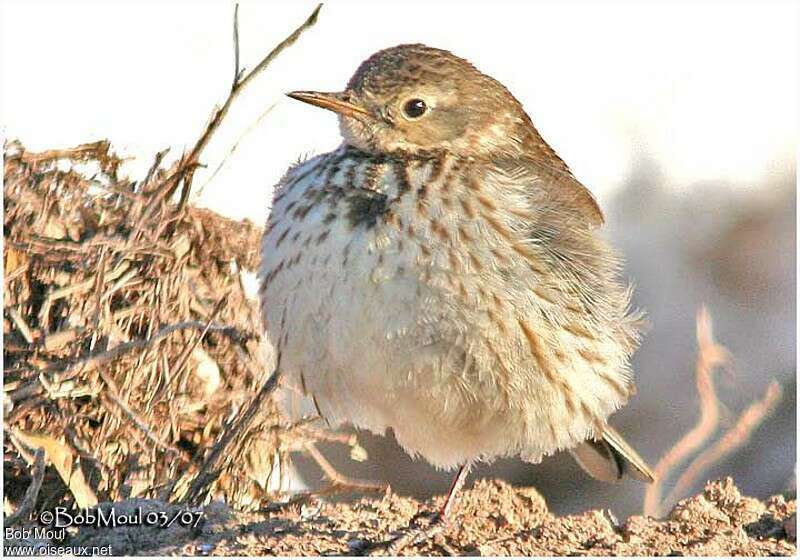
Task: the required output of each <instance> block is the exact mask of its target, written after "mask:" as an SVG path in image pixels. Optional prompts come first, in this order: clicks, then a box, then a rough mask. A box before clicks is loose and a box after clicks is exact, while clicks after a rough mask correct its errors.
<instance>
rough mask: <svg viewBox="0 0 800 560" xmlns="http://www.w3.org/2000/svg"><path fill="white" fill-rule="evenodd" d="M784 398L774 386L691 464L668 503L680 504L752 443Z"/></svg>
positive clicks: (771, 385)
mask: <svg viewBox="0 0 800 560" xmlns="http://www.w3.org/2000/svg"><path fill="white" fill-rule="evenodd" d="M781 395H782V390H781V386H780V384H778V382H777V381H773V382H772V383H770V384H769V386H768V387H767V391H766V393H765V394H764V397H763V398H762V399H761V400H759V401H756V402H754V403H753V404H751V405H750V406H749V407H747V410H745V411H744V412H743V413H742V415H741V416H739V419H738V420H737V421H736V425H734V427H733V428H731V429H730V430H728V431H727V432H726V433H725V435H723V436H722V437H721V438H720V439H719V440H718V441H717V442H716V443H715V444H714V445H712V446H711V447H709V448H708V449H706V450H705V451H704V452H703V453H701V454H700V456H699V457H697V458H696V459H695V460H694V461H692V462H691V463H690V464H689V466H688V467H687V468H686V470H685V471H684V472H683V474H682V475H681V476H680V478H679V479H678V481H677V482H676V483H675V487H674V488H673V489H672V491H671V492H670V493H669V495H668V496H667V498H666V500H664V503H665V504H673V503H675V502H677V501H678V500H679V499H680V497H681V496H683V495H685V494H686V493H687V492H688V491H689V489H690V488H691V486H692V485H693V484H694V483H695V481H697V479H698V478H700V477H701V476H702V475H703V474H704V473H705V472H706V471H708V469H710V468H711V467H713V466H714V465H716V464H717V463H719V462H720V461H722V460H723V459H724V458H725V457H727V456H729V455H730V454H731V453H733V452H734V451H736V450H737V449H740V448H741V447H742V446H744V445H745V444H746V443H747V442H748V441H750V436H752V434H753V431H754V430H755V429H756V428H758V426H760V425H761V423H762V422H763V421H764V419H765V418H767V417H768V416H769V415H770V414H771V413H772V411H773V410H775V407H776V406H777V404H778V403H779V402H780V400H781Z"/></svg>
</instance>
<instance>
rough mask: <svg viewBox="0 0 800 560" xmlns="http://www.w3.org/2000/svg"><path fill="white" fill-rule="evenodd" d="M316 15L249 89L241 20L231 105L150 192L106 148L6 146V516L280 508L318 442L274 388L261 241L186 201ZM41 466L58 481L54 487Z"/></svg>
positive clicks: (158, 171) (242, 225)
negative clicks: (211, 503) (251, 279)
mask: <svg viewBox="0 0 800 560" xmlns="http://www.w3.org/2000/svg"><path fill="white" fill-rule="evenodd" d="M318 12H319V6H318V7H317V8H316V9H315V10H314V12H313V13H312V14H311V16H310V17H309V18H307V19H306V21H305V22H304V23H303V24H302V25H301V26H299V27H298V28H297V30H295V31H294V32H293V33H292V34H291V35H289V36H288V37H287V38H286V39H285V40H284V41H283V42H281V43H280V44H279V45H278V46H276V47H275V48H274V49H273V50H272V51H271V52H270V53H269V54H267V55H266V56H265V57H264V58H263V59H262V60H261V61H260V62H259V63H258V64H257V65H256V66H255V67H254V68H253V70H252V71H250V72H248V73H246V74H244V73H243V72H241V71H240V70H239V60H238V58H239V56H238V51H239V46H238V31H237V30H236V20H234V48H235V60H236V62H235V64H236V68H235V74H234V80H233V83H232V85H231V90H230V93H229V95H228V98H227V99H226V100H225V102H224V104H223V105H222V106H221V107H220V108H219V109H216V110H215V111H214V113H213V115H212V118H211V120H210V121H209V124H208V125H207V127H206V128H205V130H204V131H203V133H202V135H201V136H200V138H199V139H198V141H197V142H196V143H195V144H194V147H193V148H192V149H191V150H189V151H188V152H187V153H186V154H184V155H183V156H182V157H180V158H179V159H178V160H177V161H176V162H175V163H174V164H172V165H171V166H169V167H165V166H164V165H163V161H164V156H165V154H166V152H161V153H159V154H157V155H156V157H155V159H154V161H153V165H152V167H151V169H150V171H149V172H148V173H147V175H146V177H144V178H143V179H142V180H141V181H131V180H129V179H126V178H122V177H120V176H119V173H118V172H119V167H120V164H121V159H120V158H119V157H118V156H117V155H115V154H114V153H113V152H112V151H111V150H110V145H109V143H108V142H107V141H100V142H94V143H90V144H83V145H80V146H76V147H74V148H70V149H66V150H48V151H45V152H40V153H34V152H30V151H27V150H26V149H25V148H24V147H23V146H22V145H21V144H20V143H18V142H11V143H8V144H6V145H5V146H4V152H5V153H4V155H5V159H4V169H3V171H4V178H5V187H4V191H3V197H4V204H5V215H4V236H5V245H4V264H5V278H4V279H5V282H4V310H3V315H4V321H3V329H4V334H5V344H4V348H3V355H4V424H5V427H6V430H5V437H4V440H3V445H4V452H5V460H4V473H5V487H4V490H5V497H6V510H7V513H9V512H10V511H13V510H16V511H17V513H18V514H20V513H23V514H25V517H27V513H28V512H29V511H41V510H42V509H46V508H52V507H54V506H57V505H65V506H71V505H73V504H75V505H78V506H80V507H89V506H93V505H95V504H96V503H98V502H99V501H119V500H125V499H129V498H134V497H144V498H156V499H160V500H164V501H171V502H176V501H181V500H189V499H194V500H196V501H202V500H207V499H208V498H209V497H214V498H220V499H223V500H225V502H226V503H228V504H229V505H231V506H233V507H237V508H257V507H262V506H263V505H264V504H265V503H267V502H269V501H270V500H271V499H272V498H274V495H273V494H272V493H271V491H270V489H271V488H273V489H274V487H276V486H279V485H276V484H274V482H275V478H276V477H277V479H278V481H279V482H280V479H281V477H282V475H283V473H284V472H285V464H286V459H287V454H288V452H289V451H291V450H293V449H297V448H302V447H303V446H305V445H306V443H307V442H308V435H307V434H305V433H304V432H302V431H301V430H302V428H301V427H299V426H284V425H282V424H281V423H280V420H279V416H278V413H277V410H276V407H275V404H274V402H273V401H272V398H271V392H272V389H273V388H274V387H275V384H276V381H277V377H276V376H275V375H273V376H272V377H269V378H268V376H269V374H270V373H271V372H272V363H271V361H272V360H271V357H270V356H267V355H265V350H264V348H263V346H262V345H261V340H260V336H261V328H260V320H259V317H258V311H257V305H255V303H254V302H253V301H251V300H249V299H248V297H247V295H246V293H245V290H244V284H243V282H242V277H241V275H242V274H243V273H247V272H253V271H255V269H256V266H257V261H258V255H257V251H258V247H259V240H260V236H261V230H260V228H258V227H256V226H254V225H253V224H251V223H249V222H246V221H245V222H235V221H232V220H228V219H225V218H223V217H220V216H218V215H216V214H214V213H213V212H210V211H208V210H202V209H198V208H193V207H191V206H188V205H187V200H188V197H189V193H190V190H191V187H192V178H193V174H194V170H195V169H196V168H197V166H198V165H200V164H199V158H200V155H201V153H202V151H203V149H204V147H205V146H206V144H207V143H208V141H209V139H210V138H211V137H212V136H213V134H214V132H215V131H216V129H217V128H218V126H219V124H220V123H221V121H222V120H223V118H224V117H225V114H226V113H227V109H228V107H230V105H231V104H232V102H233V101H234V100H235V99H236V98H237V96H238V94H239V93H240V92H241V90H242V89H243V88H244V87H245V86H246V85H247V83H249V82H250V80H251V79H252V78H253V77H255V75H257V74H258V73H260V72H262V71H263V70H264V69H265V68H266V67H267V66H268V65H269V63H270V62H271V61H272V60H273V59H274V58H275V57H276V56H277V55H278V54H280V52H281V51H282V50H283V49H285V48H286V47H288V46H290V45H291V44H292V43H293V42H294V41H295V40H297V38H298V37H299V36H300V34H301V33H302V32H303V31H305V30H306V29H308V28H309V27H311V26H312V25H313V24H314V23H315V21H316V18H317V14H318ZM173 195H176V196H175V197H174V196H173ZM177 195H179V196H177ZM173 198H177V201H174V200H173ZM42 454H44V462H45V463H46V464H47V465H49V466H52V467H53V468H47V470H46V471H45V472H44V474H42V469H41V468H39V467H40V463H41V462H42V460H41V459H40V460H37V459H36V458H37V457H40V456H41V455H42ZM271 482H272V483H273V484H271ZM190 490H191V492H190ZM33 502H35V507H34V506H33V505H32V503H33ZM20 508H22V509H20ZM16 517H20V516H19V515H17V516H16Z"/></svg>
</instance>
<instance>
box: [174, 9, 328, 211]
mask: <svg viewBox="0 0 800 560" xmlns="http://www.w3.org/2000/svg"><path fill="white" fill-rule="evenodd" d="M321 8H322V4H319V5H317V7H316V8H315V9H314V11H313V12H312V13H311V15H310V16H308V18H306V20H305V21H304V22H303V23H302V24H301V25H300V27H298V28H297V29H295V30H294V32H292V34H291V35H289V36H288V37H287V38H286V39H284V40H283V41H281V42H280V43H278V46H276V47H275V48H274V49H272V51H270V53H269V54H268V55H267V56H265V57H264V58H263V59H262V60H261V62H259V63H258V65H257V66H256V67H255V68H253V69H252V70H251V71H250V72H248V73H247V74H245V76H244V78H242V79H241V80H240V81H237V82H236V83H235V84H234V86H233V87H232V88H231V92H230V94H229V95H228V98H227V99H226V100H225V103H224V104H223V105H222V107H220V108H219V109H217V111H216V113H214V116H213V117H212V118H211V121H210V122H209V123H208V126H207V127H206V130H205V132H204V133H203V135H202V136H201V137H200V139H199V140H198V141H197V143H196V144H195V145H194V148H192V151H191V152H190V153H189V155H188V156H187V157H186V159H185V162H186V163H185V165H184V166H182V168H181V169H182V171H181V173H180V175H179V177H178V181H176V182H175V183H174V185H173V188H174V187H176V186H177V184H178V182H180V179H182V180H183V187H182V189H181V197H180V200H179V202H178V211H181V210H182V209H183V208H184V206H185V205H186V202H187V201H188V199H189V193H190V192H191V188H192V177H193V176H194V170H195V167H194V166H193V164H194V163H196V162H197V159H198V158H199V156H200V152H202V151H203V149H204V148H205V147H206V145H208V142H209V140H211V137H212V136H213V135H214V132H215V131H216V130H217V128H219V125H220V123H221V122H222V119H223V118H225V115H226V114H227V113H228V109H230V106H231V104H232V103H233V101H234V100H235V99H236V98H237V97H238V96H239V94H240V93H241V92H242V90H243V89H244V88H245V87H246V86H247V84H249V83H250V82H251V81H252V80H253V78H255V77H256V76H257V75H259V74H260V73H261V72H263V71H264V70H265V69H266V68H267V66H269V65H270V64H271V63H272V61H273V60H275V58H276V57H277V56H278V55H279V54H281V53H282V52H283V51H284V50H285V49H286V48H288V47H290V46H291V45H292V44H294V42H295V41H297V39H299V38H300V35H302V34H303V32H304V31H306V30H307V29H308V28H310V27H312V26H313V25H314V24H315V23H316V22H317V16H318V15H319V11H320V9H321ZM171 193H172V189H170V192H169V193H168V194H171Z"/></svg>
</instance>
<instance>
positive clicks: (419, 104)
mask: <svg viewBox="0 0 800 560" xmlns="http://www.w3.org/2000/svg"><path fill="white" fill-rule="evenodd" d="M427 110H428V106H427V105H426V104H425V102H424V101H423V100H422V99H410V100H408V101H406V104H405V105H403V113H405V115H406V116H407V117H408V118H410V119H418V118H419V117H421V116H422V115H424V114H425V111H427Z"/></svg>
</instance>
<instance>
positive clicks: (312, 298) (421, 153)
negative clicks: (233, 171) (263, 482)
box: [260, 45, 652, 518]
mask: <svg viewBox="0 0 800 560" xmlns="http://www.w3.org/2000/svg"><path fill="white" fill-rule="evenodd" d="M289 95H290V96H291V97H293V98H295V99H299V100H301V101H305V102H307V103H311V104H312V105H317V106H320V107H323V108H326V109H330V110H332V111H335V112H336V113H338V115H339V119H340V123H341V132H342V136H343V138H344V141H343V143H342V145H341V146H340V147H339V148H337V149H336V150H334V151H333V152H330V153H327V154H323V155H320V156H317V157H314V158H313V159H310V160H308V161H305V162H303V163H300V164H298V165H296V166H294V167H292V168H291V169H290V170H289V171H288V172H287V173H286V175H285V177H284V178H283V180H282V181H281V182H280V185H279V188H278V189H277V191H276V194H275V198H274V202H273V206H272V213H271V216H270V218H269V222H268V224H267V228H266V232H265V234H264V239H263V246H262V251H263V254H262V258H263V262H262V265H261V274H260V278H261V297H262V311H263V317H264V320H265V325H266V332H267V336H268V338H269V340H270V341H271V342H272V344H273V345H274V347H275V349H276V352H277V357H278V366H277V367H278V368H279V369H280V371H281V372H282V374H283V375H284V376H285V377H286V378H288V379H289V380H291V381H293V382H295V383H296V385H297V386H298V387H299V388H300V389H301V390H302V391H303V392H304V393H306V394H309V395H311V396H312V397H313V399H314V403H315V405H316V407H317V409H318V411H319V413H320V415H322V416H323V417H325V418H326V419H328V420H329V422H331V423H334V424H335V423H338V422H344V421H349V422H351V423H352V424H354V425H355V426H358V427H361V428H367V429H370V430H372V431H374V432H378V433H382V432H384V431H385V430H386V429H387V428H392V429H393V430H394V433H395V436H396V438H397V441H398V442H399V443H400V445H402V446H403V448H404V449H405V450H406V451H408V452H409V453H410V454H412V455H421V456H422V457H424V458H425V459H427V460H428V461H429V462H430V463H432V464H433V465H435V466H437V467H441V468H448V469H450V468H458V469H459V471H458V474H457V475H456V478H455V481H454V484H453V491H452V492H451V493H450V495H449V496H448V499H447V501H446V505H445V507H444V510H443V512H442V513H443V515H442V516H441V517H442V518H446V517H447V514H448V513H449V512H450V509H451V507H452V504H453V498H454V497H455V495H456V490H457V489H458V488H459V487H460V486H461V484H462V483H463V480H464V477H465V476H466V473H467V471H468V468H467V467H468V466H469V465H470V463H471V462H473V461H476V460H491V459H493V458H496V457H500V456H508V455H516V454H519V455H521V457H522V458H523V459H524V460H527V461H530V462H534V463H536V462H538V461H540V460H541V459H542V457H543V456H545V455H548V454H551V453H553V452H555V451H557V450H560V449H568V450H570V451H571V452H572V454H573V455H574V456H575V458H576V459H577V460H578V462H579V463H580V464H581V466H583V467H584V468H585V469H586V470H587V471H588V472H589V474H591V475H592V476H594V477H596V478H599V479H602V480H616V479H618V478H620V477H621V476H622V475H623V474H626V473H627V474H630V475H632V476H634V477H635V478H638V479H642V480H651V479H652V474H651V472H650V469H649V468H648V467H647V465H646V464H645V462H644V461H643V460H642V459H641V458H640V457H639V456H638V455H637V454H636V452H635V451H634V450H633V449H631V448H630V447H629V446H628V445H627V444H626V443H625V441H624V440H623V439H622V438H621V437H620V436H619V434H617V432H615V431H614V430H613V429H612V428H611V427H610V426H609V425H608V423H607V418H608V416H609V415H610V414H611V413H612V412H614V411H615V410H616V409H618V408H619V407H620V406H622V405H624V404H625V403H626V402H627V400H628V398H629V397H630V395H631V393H632V391H633V383H632V380H631V371H630V366H629V359H630V356H631V354H632V352H633V351H634V349H635V348H636V347H637V345H638V331H637V322H638V315H637V314H633V313H631V312H630V310H629V302H630V290H629V289H628V288H627V287H626V286H625V285H624V284H623V283H622V282H621V281H620V279H619V278H618V273H619V269H620V260H619V258H618V257H617V256H616V255H615V254H614V252H613V251H612V250H611V248H610V247H609V246H608V245H607V244H606V243H605V242H604V241H603V240H602V239H601V238H600V237H599V236H598V234H597V231H596V230H597V228H598V227H599V226H600V225H601V224H602V223H603V215H602V213H601V210H600V208H599V207H598V205H597V203H596V202H595V199H594V198H593V196H592V194H591V193H590V192H589V191H588V190H587V189H586V188H585V187H584V186H583V185H582V184H581V183H579V182H578V181H577V180H576V179H575V177H574V176H573V175H572V173H571V172H570V170H569V168H568V167H567V165H566V164H565V163H564V162H563V161H562V160H561V159H560V158H559V157H558V155H557V154H556V153H555V151H553V149H552V148H551V147H550V146H549V145H548V144H547V143H546V142H545V141H544V140H543V139H542V137H541V136H540V135H539V133H538V132H537V131H536V129H535V128H534V126H533V123H532V122H531V119H530V118H529V117H528V115H527V114H526V113H525V111H524V110H523V108H522V106H521V105H520V103H519V102H518V101H517V100H516V99H515V98H514V96H513V95H511V93H510V92H509V91H508V90H507V89H506V88H505V87H503V85H502V84H500V83H499V82H497V81H496V80H494V79H492V78H490V77H488V76H486V75H484V74H482V73H481V72H479V71H478V70H477V69H475V68H474V67H473V66H472V65H471V64H469V63H468V62H467V61H465V60H463V59H461V58H458V57H456V56H454V55H453V54H451V53H449V52H447V51H443V50H438V49H433V48H429V47H426V46H423V45H402V46H398V47H394V48H390V49H386V50H383V51H380V52H378V53H376V54H374V55H373V56H371V57H370V58H369V59H367V60H366V61H365V62H364V63H363V64H362V65H361V66H360V67H359V68H358V70H357V71H356V73H355V75H354V76H353V77H352V79H351V80H350V82H349V84H348V85H347V88H346V89H345V90H344V91H343V92H340V93H319V92H310V91H297V92H293V93H290V94H289Z"/></svg>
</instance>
